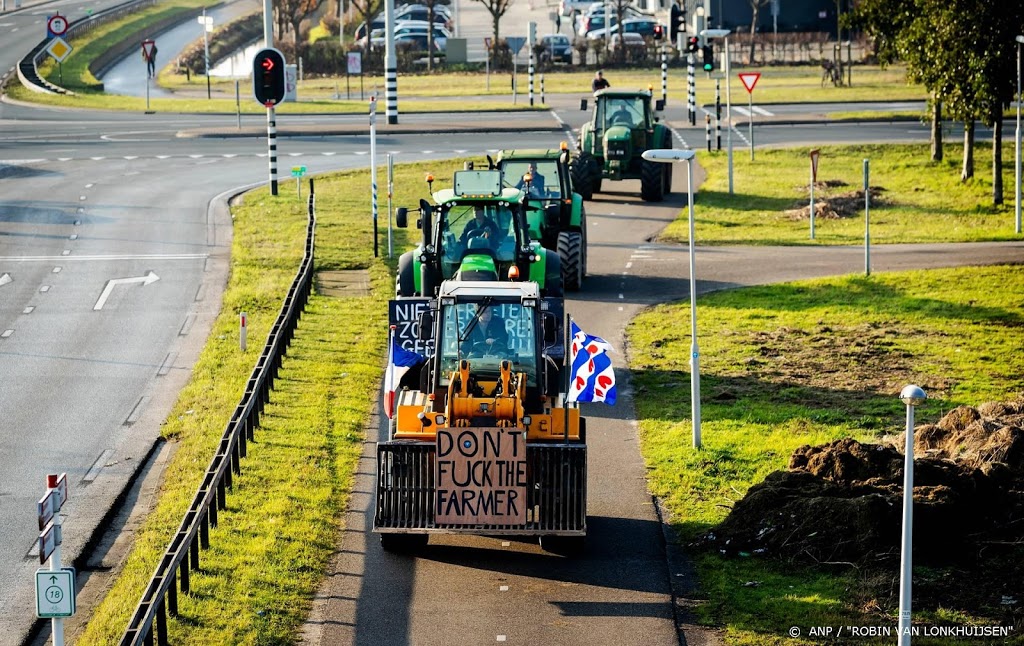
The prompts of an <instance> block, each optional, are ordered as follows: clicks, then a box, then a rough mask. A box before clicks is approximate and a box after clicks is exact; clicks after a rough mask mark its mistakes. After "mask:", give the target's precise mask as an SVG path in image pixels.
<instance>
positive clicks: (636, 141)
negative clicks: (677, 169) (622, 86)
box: [572, 88, 672, 202]
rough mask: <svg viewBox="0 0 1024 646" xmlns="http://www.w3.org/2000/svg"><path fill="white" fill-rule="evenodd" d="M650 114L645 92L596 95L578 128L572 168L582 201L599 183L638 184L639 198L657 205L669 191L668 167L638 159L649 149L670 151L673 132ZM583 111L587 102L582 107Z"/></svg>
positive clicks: (610, 91) (658, 106)
mask: <svg viewBox="0 0 1024 646" xmlns="http://www.w3.org/2000/svg"><path fill="white" fill-rule="evenodd" d="M663 107H664V104H663V102H662V101H661V99H658V100H657V101H656V102H655V104H654V110H651V93H650V92H649V91H643V90H617V89H611V88H609V89H606V90H598V91H597V92H595V93H594V112H593V117H592V118H591V120H590V122H589V123H585V124H583V127H582V128H581V129H580V139H579V142H578V144H577V145H578V146H579V154H578V155H577V157H576V159H575V160H573V164H572V183H573V187H575V189H576V190H577V191H578V192H579V193H580V195H582V196H583V198H584V199H587V200H589V199H591V197H592V196H593V194H594V193H597V192H599V191H600V190H601V180H602V179H610V180H623V179H639V180H640V196H641V197H642V198H643V199H644V200H645V201H647V202H660V201H661V200H663V199H664V198H665V195H666V194H667V193H671V192H672V165H671V164H659V163H658V162H655V161H647V160H646V159H644V158H643V157H642V156H641V155H643V153H644V151H646V150H650V149H652V148H671V147H672V133H671V132H670V131H669V129H668V126H666V125H664V124H661V123H658V117H656V116H655V114H654V111H655V110H656V111H658V112H660V111H661V110H662V108H663ZM580 109H582V110H586V109H587V100H586V99H583V100H582V101H581V102H580Z"/></svg>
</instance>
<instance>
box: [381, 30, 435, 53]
mask: <svg viewBox="0 0 1024 646" xmlns="http://www.w3.org/2000/svg"><path fill="white" fill-rule="evenodd" d="M381 46H382V47H383V44H381ZM395 47H396V48H397V49H405V48H409V49H411V50H413V51H417V52H426V51H427V35H426V34H404V35H402V36H395ZM434 51H435V52H439V51H441V47H440V46H439V45H438V44H437V41H436V40H435V41H434Z"/></svg>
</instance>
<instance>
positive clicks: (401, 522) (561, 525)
mask: <svg viewBox="0 0 1024 646" xmlns="http://www.w3.org/2000/svg"><path fill="white" fill-rule="evenodd" d="M564 316H565V315H564V306H563V303H562V299H561V298H554V297H548V298H544V297H542V296H541V293H540V288H539V286H538V285H537V283H534V282H531V281H521V282H509V281H472V280H449V281H444V282H442V283H441V284H440V286H439V288H438V291H437V294H436V297H435V298H431V299H426V298H399V299H395V300H393V301H391V303H390V312H389V323H390V324H391V328H392V330H394V331H395V335H396V336H395V341H394V342H395V343H398V344H401V345H402V347H409V348H418V349H420V350H422V352H423V353H424V354H426V355H427V356H426V357H425V358H424V360H423V361H422V362H421V363H420V364H418V365H416V366H415V367H413V368H408V370H409V372H408V373H406V375H405V377H404V378H402V379H401V382H400V385H399V386H398V387H397V388H396V392H393V393H388V394H389V395H391V396H390V397H385V401H386V402H393V406H394V408H393V410H390V409H389V410H388V411H387V413H388V414H389V415H390V416H391V424H390V429H389V432H388V439H387V440H386V441H383V442H378V444H377V459H376V471H377V473H376V475H377V481H376V487H375V505H374V518H373V531H374V532H377V533H378V534H379V535H380V541H381V545H382V546H383V547H384V549H385V550H386V551H394V552H408V551H414V550H417V549H420V548H422V547H424V546H425V545H426V544H427V542H428V540H429V536H430V535H431V534H435V535H436V534H481V535H488V536H536V537H538V538H539V540H540V544H541V547H542V548H543V549H545V550H547V551H550V552H554V553H558V554H565V555H574V554H578V553H580V552H581V551H582V549H583V547H584V541H585V537H586V533H587V498H586V485H587V445H586V424H585V420H584V418H583V417H581V415H580V410H579V408H578V404H575V403H573V402H568V403H566V397H565V395H564V393H565V388H566V386H567V384H568V379H567V376H566V368H565V363H566V362H565V355H566V352H565V347H566V342H565V339H564V334H565V332H564V330H565V323H564ZM410 376H411V378H409V377H410ZM389 406H390V404H389Z"/></svg>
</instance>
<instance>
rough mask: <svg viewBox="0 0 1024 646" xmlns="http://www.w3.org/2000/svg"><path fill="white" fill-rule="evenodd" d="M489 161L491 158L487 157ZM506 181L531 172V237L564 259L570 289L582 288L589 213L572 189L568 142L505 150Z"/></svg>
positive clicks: (566, 284) (564, 278)
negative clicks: (556, 146)
mask: <svg viewBox="0 0 1024 646" xmlns="http://www.w3.org/2000/svg"><path fill="white" fill-rule="evenodd" d="M488 161H490V158H488ZM491 166H492V167H496V168H498V169H500V170H501V172H502V174H503V175H504V176H505V181H506V183H508V182H509V181H510V180H515V181H514V183H513V185H522V184H523V182H524V181H525V180H522V179H520V178H523V177H525V176H526V175H527V174H530V169H531V166H532V167H533V168H535V169H536V175H539V176H540V177H539V178H538V177H537V176H534V175H532V174H531V177H530V180H529V181H530V193H529V195H528V199H529V202H528V203H527V207H526V219H527V222H528V224H529V227H530V236H531V237H532V238H533V239H534V240H540V243H541V244H542V245H543V246H544V248H545V249H550V250H552V251H556V252H558V255H559V256H560V257H561V261H562V284H563V287H564V288H565V289H566V290H567V291H576V290H578V289H580V287H581V286H582V283H583V279H584V277H586V275H587V212H586V210H585V209H584V208H583V197H582V196H581V195H580V194H579V193H575V192H573V187H572V180H571V177H570V172H569V151H568V149H567V146H566V145H565V143H564V142H563V143H562V147H561V149H559V150H545V149H540V150H536V149H535V150H503V151H501V152H500V153H499V154H498V160H497V162H496V163H492V164H491Z"/></svg>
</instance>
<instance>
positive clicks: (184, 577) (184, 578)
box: [179, 559, 192, 594]
mask: <svg viewBox="0 0 1024 646" xmlns="http://www.w3.org/2000/svg"><path fill="white" fill-rule="evenodd" d="M179 570H180V572H181V592H182V594H188V591H189V588H190V587H191V583H192V582H191V580H190V579H189V572H188V559H182V560H181V565H180V566H179Z"/></svg>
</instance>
